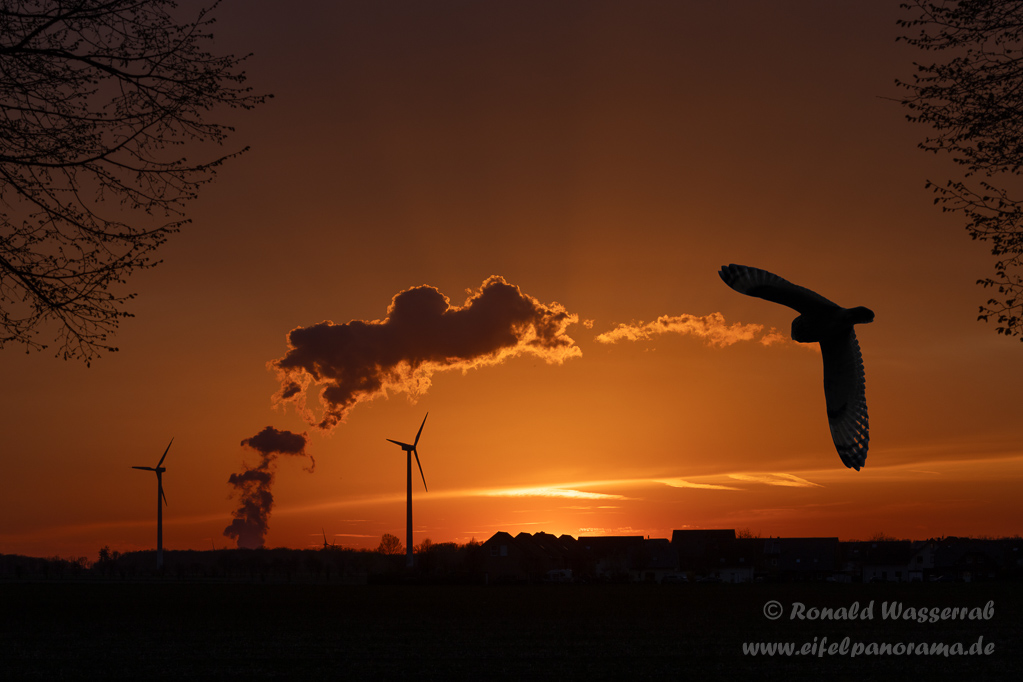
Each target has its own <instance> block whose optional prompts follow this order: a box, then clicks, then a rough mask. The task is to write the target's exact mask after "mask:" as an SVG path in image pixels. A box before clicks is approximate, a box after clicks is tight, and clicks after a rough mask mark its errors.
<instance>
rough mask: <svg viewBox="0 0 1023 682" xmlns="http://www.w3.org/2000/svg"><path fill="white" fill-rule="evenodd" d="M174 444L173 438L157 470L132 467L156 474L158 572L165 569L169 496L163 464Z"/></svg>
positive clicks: (157, 464) (157, 465) (158, 463)
mask: <svg viewBox="0 0 1023 682" xmlns="http://www.w3.org/2000/svg"><path fill="white" fill-rule="evenodd" d="M173 442H174V439H173V438H171V439H170V443H167V450H164V451H163V457H161V458H160V461H159V462H157V463H156V468H155V469H154V468H153V467H132V469H142V470H144V471H155V472H156V570H160V569H161V568H163V505H165V504H167V496H166V495H164V494H163V472H165V471H167V469H166V468H164V467H163V466H162V464H163V460H165V459H166V458H167V452H168V451H169V450H170V446H171V443H173ZM161 501H162V504H161Z"/></svg>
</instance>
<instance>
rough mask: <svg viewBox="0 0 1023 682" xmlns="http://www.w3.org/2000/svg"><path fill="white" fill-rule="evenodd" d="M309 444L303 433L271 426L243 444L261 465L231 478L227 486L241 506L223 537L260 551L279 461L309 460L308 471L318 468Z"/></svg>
mask: <svg viewBox="0 0 1023 682" xmlns="http://www.w3.org/2000/svg"><path fill="white" fill-rule="evenodd" d="M306 442H307V441H306V436H305V434H304V433H292V432H291V431H278V430H277V429H275V428H273V427H272V426H268V427H266V428H265V429H263V430H262V431H260V432H259V433H257V434H256V435H255V436H252V437H251V438H246V439H245V440H243V441H242V443H241V444H242V447H246V448H248V449H250V450H252V451H253V452H255V453H256V454H257V455H259V462H258V463H257V464H256V465H255V466H253V467H251V468H248V469H246V470H245V471H243V472H241V473H240V474H231V477H230V478H229V479H228V483H230V484H231V485H232V486H234V491H235V493H236V494H237V495H238V498H239V502H240V506H239V507H238V510H237V511H235V512H234V520H233V521H232V522H231V525H230V526H228V527H227V528H225V529H224V535H226V536H227V537H229V538H231V539H233V540H236V541H237V542H238V547H240V548H246V549H259V548H261V547H262V546H263V541H264V539H265V538H266V532H267V530H269V527H270V526H269V521H270V510H271V508H272V507H273V502H274V498H273V494H272V493H271V492H270V486H271V484H272V483H273V480H274V474H275V473H276V469H277V465H276V460H277V458H278V457H280V456H281V455H298V456H302V457H309V469H308V471H309V472H312V470H313V467H315V466H316V462H315V461H314V460H313V458H312V456H311V455H308V454H307V453H306V451H305V446H306Z"/></svg>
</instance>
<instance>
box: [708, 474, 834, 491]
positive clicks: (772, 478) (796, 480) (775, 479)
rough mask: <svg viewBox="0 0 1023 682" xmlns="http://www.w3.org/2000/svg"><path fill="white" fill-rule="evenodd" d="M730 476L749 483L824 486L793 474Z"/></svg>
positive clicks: (792, 486)
mask: <svg viewBox="0 0 1023 682" xmlns="http://www.w3.org/2000/svg"><path fill="white" fill-rule="evenodd" d="M728 477H729V478H733V479H735V480H736V481H744V482H747V483H763V484H765V485H780V486H787V487H791V488H823V487H824V486H822V485H820V484H819V483H814V482H812V481H808V480H806V479H805V478H800V477H799V476H794V475H793V474H728Z"/></svg>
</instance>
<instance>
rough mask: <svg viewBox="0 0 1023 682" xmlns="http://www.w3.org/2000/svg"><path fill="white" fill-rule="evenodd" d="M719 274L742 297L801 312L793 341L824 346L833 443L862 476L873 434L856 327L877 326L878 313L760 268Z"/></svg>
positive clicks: (730, 267) (731, 269)
mask: <svg viewBox="0 0 1023 682" xmlns="http://www.w3.org/2000/svg"><path fill="white" fill-rule="evenodd" d="M718 274H719V275H721V279H723V280H724V281H725V284H727V285H728V286H730V287H732V288H733V289H735V290H736V291H738V292H739V293H741V294H746V295H747V296H756V297H757V298H763V299H765V300H768V301H773V302H774V303H781V304H782V305H786V306H788V307H790V308H792V309H794V310H795V311H796V312H798V313H799V316H798V317H797V318H796V319H794V320H792V339H793V340H794V341H798V342H800V343H819V344H820V345H821V356H822V357H823V359H824V400H825V402H826V403H827V408H828V426H830V427H831V439H832V440H834V441H835V448H836V449H837V450H838V456H839V457H841V458H842V463H843V464H845V465H846V466H847V467H850V468H852V469H856V470H857V471H859V470H860V467H862V466H864V465H865V464H866V460H867V446H868V444H869V442H870V433H869V428H868V421H867V393H866V378H865V376H864V373H863V356H862V355H861V354H860V344H859V342H857V340H856V332H855V331H854V330H853V325H856V324H864V323H866V322H873V321H874V312H873V311H872V310H870V309H869V308H864V307H862V306H860V307H857V308H843V307H842V306H840V305H837V304H835V303H832V302H831V301H829V300H828V299H826V298H824V297H823V296H821V295H820V294H818V293H816V292H813V291H810V290H809V289H806V288H804V287H801V286H797V285H795V284H793V283H792V282H789V281H788V280H785V279H782V278H781V277H779V276H778V275H775V274H772V273H770V272H768V271H767V270H760V269H759V268H751V267H747V266H745V265H735V264H732V265H725V266H722V268H721V270H720V271H719V272H718Z"/></svg>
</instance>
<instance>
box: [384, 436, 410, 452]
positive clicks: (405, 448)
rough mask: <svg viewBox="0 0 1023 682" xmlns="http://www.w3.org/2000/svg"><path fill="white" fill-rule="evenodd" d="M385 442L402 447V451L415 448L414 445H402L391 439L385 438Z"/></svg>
mask: <svg viewBox="0 0 1023 682" xmlns="http://www.w3.org/2000/svg"><path fill="white" fill-rule="evenodd" d="M384 440H386V441H388V442H390V443H394V444H395V445H400V446H401V449H402V450H411V449H412V448H414V447H415V446H414V445H409V444H408V443H402V442H401V441H400V440H391V439H390V438H385V439H384Z"/></svg>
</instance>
